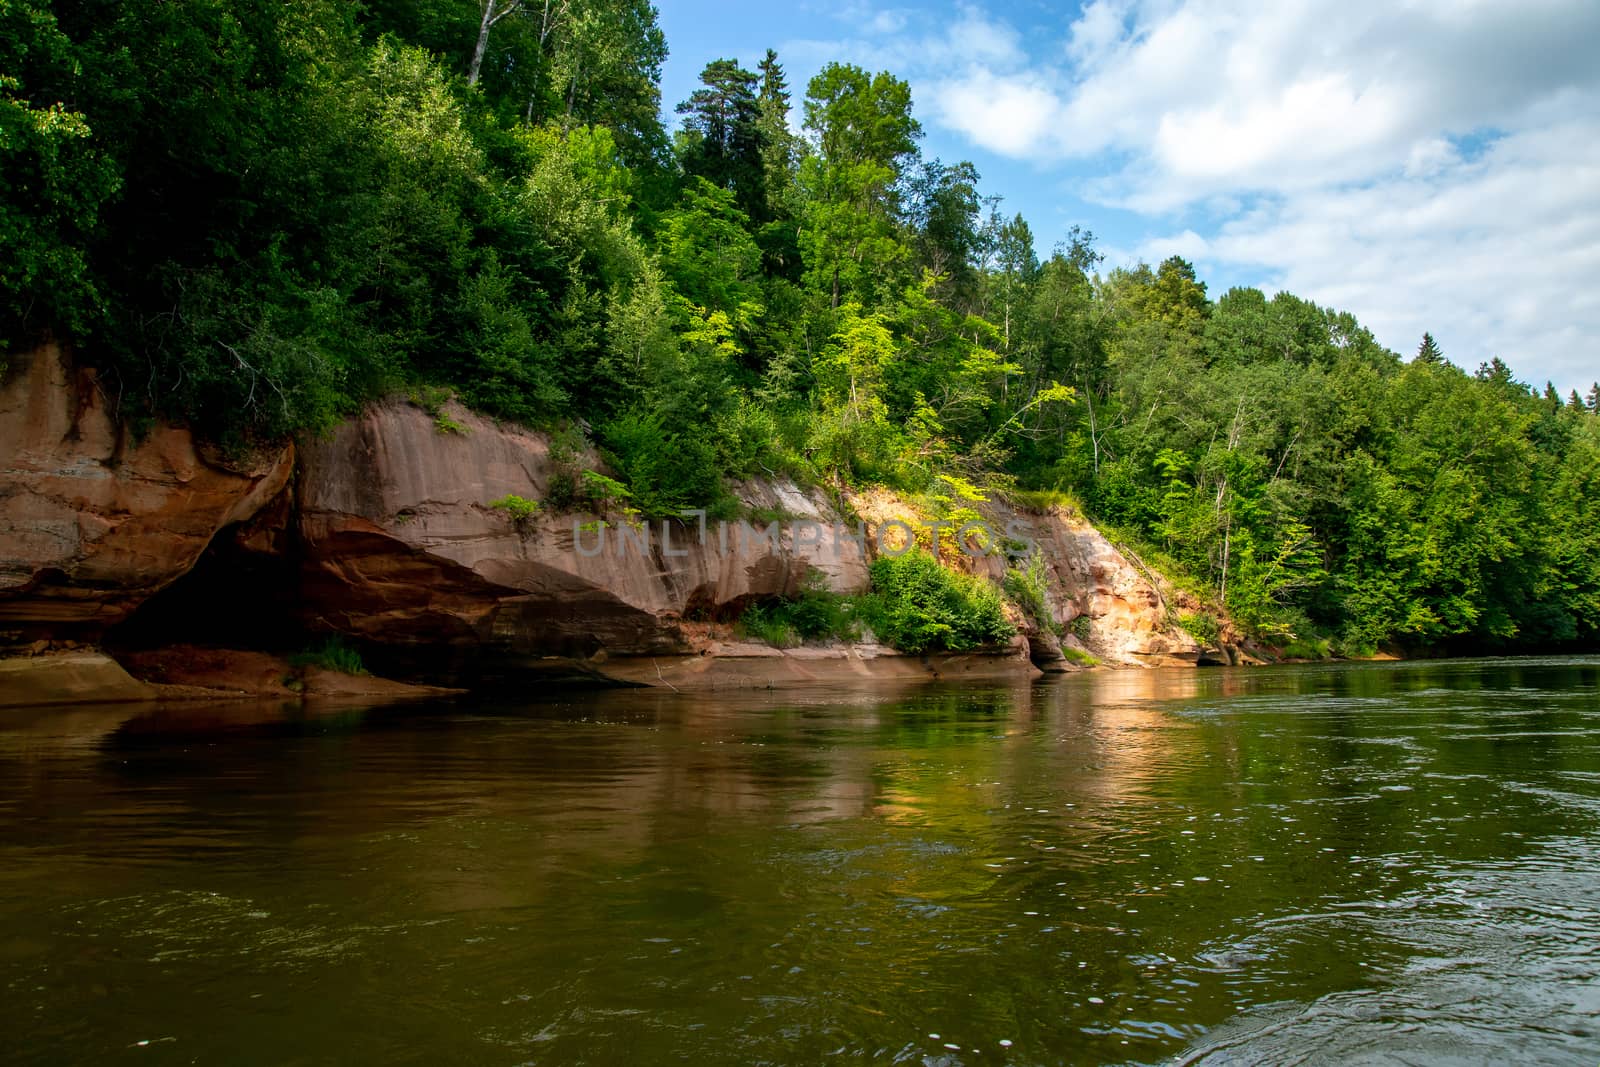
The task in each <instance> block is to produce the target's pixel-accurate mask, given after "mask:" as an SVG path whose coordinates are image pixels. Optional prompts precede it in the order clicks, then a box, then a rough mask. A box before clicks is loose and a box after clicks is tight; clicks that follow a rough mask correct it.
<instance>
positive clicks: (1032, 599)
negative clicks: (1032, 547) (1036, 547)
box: [1002, 555, 1076, 637]
mask: <svg viewBox="0 0 1600 1067" xmlns="http://www.w3.org/2000/svg"><path fill="white" fill-rule="evenodd" d="M1002 588H1003V589H1004V590H1005V592H1006V595H1007V596H1009V597H1010V598H1011V601H1012V603H1014V604H1016V605H1017V607H1018V608H1020V609H1022V612H1023V614H1024V615H1026V616H1028V618H1030V619H1032V620H1033V624H1034V625H1035V626H1036V627H1038V628H1039V630H1041V631H1042V632H1044V633H1049V634H1054V635H1055V636H1057V637H1060V636H1061V635H1062V634H1063V633H1065V632H1066V631H1065V628H1064V627H1063V626H1062V625H1061V624H1060V623H1059V622H1057V621H1056V617H1055V612H1053V611H1052V610H1051V609H1050V572H1049V569H1048V567H1047V566H1046V564H1045V562H1044V559H1043V557H1041V556H1039V555H1033V556H1030V557H1028V559H1027V561H1026V564H1025V565H1024V566H1021V567H1011V568H1008V569H1007V570H1006V576H1005V582H1004V584H1003V585H1002ZM1074 621H1076V620H1074Z"/></svg>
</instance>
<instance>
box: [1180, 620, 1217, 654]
mask: <svg viewBox="0 0 1600 1067" xmlns="http://www.w3.org/2000/svg"><path fill="white" fill-rule="evenodd" d="M1178 625H1179V626H1181V627H1183V628H1184V629H1185V630H1188V631H1189V633H1190V634H1191V635H1192V636H1193V637H1194V639H1195V640H1196V641H1199V642H1200V643H1201V644H1202V645H1205V646H1206V647H1207V648H1216V647H1217V644H1218V642H1220V641H1221V640H1222V630H1221V628H1220V627H1219V626H1218V625H1217V619H1216V616H1214V615H1204V614H1201V613H1199V612H1194V613H1186V614H1183V615H1179V616H1178Z"/></svg>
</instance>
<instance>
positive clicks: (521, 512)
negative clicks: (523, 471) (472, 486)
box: [489, 493, 544, 530]
mask: <svg viewBox="0 0 1600 1067" xmlns="http://www.w3.org/2000/svg"><path fill="white" fill-rule="evenodd" d="M489 506H490V507H491V508H496V509H498V510H500V511H503V512H505V513H506V515H507V517H509V518H510V519H511V521H512V523H513V524H515V525H516V527H517V529H519V530H523V529H526V528H527V527H528V524H529V523H531V522H532V521H533V520H534V518H535V517H537V516H538V514H539V513H540V512H541V511H543V510H544V505H542V504H540V503H539V502H538V501H537V500H529V499H528V498H526V497H521V496H518V495H517V494H515V493H507V494H506V495H505V496H503V497H501V498H500V499H499V500H491V501H489Z"/></svg>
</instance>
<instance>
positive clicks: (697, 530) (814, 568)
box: [0, 346, 1200, 699]
mask: <svg viewBox="0 0 1600 1067" xmlns="http://www.w3.org/2000/svg"><path fill="white" fill-rule="evenodd" d="M446 413H447V414H448V416H449V419H448V420H437V422H436V419H435V414H430V413H429V412H426V411H424V410H422V409H421V408H420V407H418V406H416V405H413V404H409V403H406V402H404V401H400V400H392V401H388V402H385V403H381V404H377V405H374V406H372V407H371V408H369V409H368V410H367V411H366V412H364V413H363V414H362V415H361V416H359V417H357V418H353V419H350V420H347V421H346V422H345V423H343V424H342V425H340V426H339V427H338V428H337V429H336V430H335V431H334V432H333V433H332V434H331V435H329V436H327V437H324V438H318V439H309V440H305V441H302V442H301V443H300V447H299V451H298V455H297V454H296V451H295V450H294V449H293V448H292V447H285V448H283V449H282V450H279V451H274V452H273V453H272V454H270V455H264V456H259V457H256V458H254V459H251V460H246V461H239V460H224V458H223V457H221V456H219V455H217V454H215V453H213V452H212V451H211V450H209V449H206V448H203V447H201V446H198V445H197V444H196V443H195V442H194V441H193V440H192V439H191V437H190V435H189V433H188V432H187V431H186V430H183V429H179V428H174V427H170V426H161V425H158V426H156V427H155V428H154V429H153V430H151V431H150V432H149V433H148V434H146V435H145V436H143V437H135V436H134V435H133V434H132V433H131V432H130V431H129V430H128V429H127V428H126V427H121V426H119V425H118V424H117V422H116V420H115V419H114V418H113V417H112V415H111V413H110V412H109V411H108V409H107V402H106V398H105V397H104V396H103V394H102V393H101V391H100V388H99V383H98V382H97V379H96V376H95V374H94V372H93V371H92V370H89V369H86V368H76V367H73V366H72V365H71V364H70V362H69V361H68V360H67V358H66V357H65V356H64V354H63V353H62V352H61V351H60V350H59V349H58V348H56V347H54V346H45V347H44V348H41V349H39V350H37V351H36V352H34V353H33V354H32V355H31V356H30V357H29V358H28V359H26V360H22V361H14V362H13V364H12V365H11V366H10V367H9V368H8V369H7V375H6V377H5V379H4V380H3V381H0V645H4V644H7V643H9V644H10V645H11V646H12V647H13V648H14V649H15V648H19V647H22V646H24V645H27V644H28V643H30V642H32V643H33V645H34V646H37V647H43V646H46V645H48V644H49V642H48V641H45V640H39V639H40V638H46V639H54V640H56V641H57V643H58V646H59V645H61V644H62V643H63V642H65V641H80V640H89V641H94V640H97V639H98V638H99V637H100V636H101V635H102V634H103V633H104V632H105V631H106V630H107V629H108V628H110V627H112V626H114V625H115V624H116V623H118V622H120V621H122V620H125V619H127V618H128V617H129V616H130V615H131V614H132V613H133V612H134V611H135V610H136V609H138V608H139V607H140V606H141V604H144V603H145V602H146V601H147V600H149V599H150V598H151V597H152V596H154V595H155V594H157V593H160V592H162V591H163V590H167V589H168V588H169V587H171V589H170V591H169V592H167V593H166V594H165V595H163V596H161V597H159V598H158V599H157V600H156V601H155V602H153V603H150V604H149V605H148V606H147V607H146V608H145V610H143V611H141V612H140V614H139V617H138V618H137V619H136V620H135V621H134V622H133V623H132V624H131V625H130V626H129V627H126V628H124V630H123V631H122V633H123V634H128V633H130V632H133V631H138V632H140V633H141V634H145V635H146V636H147V637H148V638H149V640H147V641H146V642H145V653H148V654H149V655H154V656H156V659H155V660H152V662H156V661H157V660H159V663H158V664H157V666H160V667H161V671H167V672H168V673H170V671H171V670H172V669H174V668H173V664H174V663H175V662H177V661H174V660H173V659H172V656H171V654H170V652H169V653H168V654H167V657H166V659H160V653H161V649H162V648H163V647H168V646H172V645H174V644H178V643H181V642H182V641H185V640H188V641H191V642H193V641H199V642H201V643H204V642H207V641H210V642H214V643H227V642H228V641H229V640H237V641H239V644H238V647H240V648H266V649H276V650H277V651H279V652H283V651H290V650H292V648H293V647H296V646H293V645H291V644H289V642H300V641H302V640H303V638H304V636H305V635H304V634H302V633H300V628H301V627H302V626H303V627H304V629H305V630H307V631H310V632H312V633H324V634H327V633H336V634H342V635H345V636H346V637H348V638H351V639H353V640H354V641H356V642H357V643H359V645H360V647H361V648H362V650H363V651H364V652H366V653H370V656H369V659H368V663H369V665H370V666H373V667H375V668H378V669H382V668H385V667H387V668H390V669H391V670H392V671H394V672H396V673H403V674H413V675H421V676H428V675H431V676H433V677H435V678H464V677H478V678H483V679H487V680H493V678H494V676H495V675H496V673H497V672H500V673H502V674H503V675H505V676H508V677H509V676H513V675H521V674H525V673H527V672H541V671H542V672H546V673H553V674H558V675H566V676H572V675H578V676H584V677H589V678H593V679H598V680H605V681H611V682H620V683H625V684H645V685H655V684H661V685H671V686H684V687H686V686H707V685H781V684H795V683H799V682H817V681H830V680H831V681H835V682H846V683H853V682H855V681H857V680H862V679H866V678H868V677H883V678H898V679H914V678H927V677H947V678H957V677H965V678H993V677H1026V676H1028V675H1030V674H1032V673H1033V668H1032V667H1031V666H1030V665H1029V657H1030V655H1031V657H1032V659H1033V661H1034V662H1035V663H1041V664H1046V663H1049V662H1051V661H1053V662H1054V663H1055V664H1056V665H1058V666H1063V665H1067V664H1068V660H1067V659H1063V658H1062V648H1063V646H1065V648H1066V649H1067V650H1068V651H1067V656H1068V657H1069V658H1070V657H1072V652H1071V650H1073V649H1076V650H1078V651H1080V652H1088V653H1092V654H1093V655H1094V656H1095V657H1097V658H1098V659H1099V660H1100V661H1101V662H1104V663H1108V664H1112V665H1119V666H1134V665H1139V666H1156V665H1167V664H1193V663H1195V662H1196V660H1197V659H1198V657H1199V652H1200V650H1199V649H1198V647H1197V646H1196V645H1195V643H1194V641H1193V639H1191V638H1190V637H1189V636H1188V635H1187V634H1186V633H1184V632H1183V631H1182V630H1179V629H1176V628H1174V627H1172V626H1170V625H1169V624H1168V622H1167V619H1168V618H1169V612H1168V610H1167V604H1166V603H1165V602H1164V601H1163V595H1162V593H1161V591H1160V590H1159V589H1158V588H1157V586H1156V585H1155V584H1154V583H1155V582H1156V581H1158V580H1159V579H1158V578H1156V577H1155V576H1150V575H1147V574H1146V573H1144V572H1143V569H1142V567H1140V566H1138V565H1136V564H1135V563H1130V562H1129V560H1128V559H1127V558H1126V557H1125V556H1124V555H1123V554H1122V553H1120V552H1118V550H1117V549H1116V548H1114V547H1113V546H1112V545H1111V544H1110V543H1109V542H1107V541H1106V539H1105V538H1104V537H1103V536H1101V535H1100V533H1099V532H1098V531H1096V530H1095V529H1094V527H1092V526H1091V525H1089V524H1088V523H1086V522H1084V521H1082V520H1081V519H1078V518H1075V517H1073V516H1071V515H1070V514H1068V513H1066V512H1064V511H1056V512H1052V513H1047V514H1035V513H1022V512H1019V511H1016V510H1014V509H1012V508H1010V507H1008V506H1006V505H1004V504H1000V503H988V504H982V505H980V510H981V512H982V514H983V518H984V520H985V521H986V523H987V524H988V525H989V526H990V527H991V528H992V529H994V530H996V531H1006V530H1007V528H1008V527H1012V528H1014V529H1020V530H1021V531H1023V534H1024V535H1025V536H1026V537H1027V538H1028V539H1030V540H1031V541H1032V542H1033V543H1034V544H1035V546H1036V548H1037V550H1038V554H1039V556H1040V558H1041V559H1042V560H1043V561H1044V563H1045V566H1046V581H1045V585H1046V590H1045V598H1044V599H1045V601H1046V608H1047V610H1048V611H1049V613H1050V615H1051V617H1052V620H1053V625H1050V626H1047V627H1042V628H1041V627H1037V626H1034V625H1033V624H1032V623H1025V625H1024V631H1025V638H1026V640H1024V639H1019V640H1018V641H1017V642H1016V643H1015V644H1014V645H1013V646H1012V647H1011V648H1009V649H1005V650H998V651H996V652H995V653H994V654H991V655H987V656H965V657H943V658H940V657H910V656H907V657H899V656H897V655H895V654H894V653H892V652H891V651H889V650H887V649H879V648H876V647H875V646H870V645H862V646H856V647H846V646H842V645H841V646H832V647H825V648H804V649H794V650H789V651H787V652H779V651H777V650H773V649H766V648H765V647H764V646H758V645H751V644H746V643H740V642H734V641H731V640H730V637H731V634H730V630H729V627H728V626H727V625H726V623H727V622H728V620H730V619H732V618H733V617H734V616H736V615H737V614H738V612H739V611H740V610H741V609H742V608H743V607H744V606H745V605H747V604H748V603H751V602H753V601H756V600H760V599H764V598H770V597H775V596H781V595H792V594H794V593H796V592H798V591H799V590H800V589H801V588H802V586H803V585H805V584H806V583H807V582H812V581H820V582H821V583H822V584H823V585H824V586H825V587H827V588H829V589H831V590H833V591H835V592H855V591H860V590H863V589H865V588H866V587H867V585H868V562H869V559H870V557H871V555H872V553H873V552H875V551H876V546H877V536H876V535H877V533H878V531H879V530H882V529H884V528H885V525H884V524H886V523H888V522H889V521H890V520H898V521H901V522H908V523H910V524H912V525H920V524H921V523H922V521H923V520H922V519H921V517H919V516H918V515H917V514H916V512H915V511H914V509H912V508H911V507H910V506H909V505H908V504H907V503H906V502H904V501H900V500H897V499H895V498H894V497H893V496H892V495H889V494H886V493H881V492H875V493H872V494H866V495H862V496H859V497H854V498H852V499H851V500H850V501H849V505H850V507H851V509H852V510H853V511H854V513H855V514H856V515H859V516H860V517H861V518H862V519H863V520H865V521H866V524H867V536H866V537H865V538H864V539H862V540H854V539H852V538H851V537H850V536H846V533H847V531H848V532H851V533H853V532H855V519H854V516H852V518H851V519H850V520H849V521H848V522H847V521H846V520H845V519H844V517H843V516H842V515H841V513H840V512H839V511H838V509H836V508H835V507H834V506H833V505H832V504H831V503H830V502H829V500H828V499H827V498H826V497H825V496H824V495H823V494H822V493H820V492H817V491H804V490H801V489H799V488H798V487H796V486H795V485H794V484H792V483H789V482H786V481H782V480H773V481H766V482H753V483H749V484H746V485H744V486H741V487H739V488H738V495H739V496H740V498H741V500H742V502H743V504H744V507H745V511H746V513H747V514H754V515H762V516H763V519H762V520H760V522H759V523H756V524H755V525H752V524H751V523H748V522H745V523H740V522H730V523H729V524H728V525H726V526H724V527H720V528H719V526H718V525H717V524H715V523H713V524H710V525H709V527H704V526H701V525H700V524H697V523H694V522H672V523H668V524H666V525H663V524H662V523H660V522H654V523H650V524H648V525H643V524H639V523H631V522H629V521H628V520H627V519H626V517H624V516H617V515H608V516H598V515H586V514H580V515H572V514H552V513H549V512H548V511H546V510H544V509H535V510H533V512H532V513H531V514H527V515H522V516H518V515H514V514H513V513H511V511H509V510H508V509H506V508H504V507H495V506H494V502H495V501H498V500H504V499H505V498H508V497H518V498H522V500H523V501H544V500H546V499H547V498H548V497H549V495H550V486H551V481H552V478H553V477H554V476H555V475H556V473H557V472H558V470H560V469H561V468H560V466H559V465H558V464H556V463H555V462H553V460H552V457H551V455H550V448H549V442H548V439H547V438H546V437H545V436H543V435H541V434H537V433H533V432H530V431H527V430H524V429H520V428H517V427H514V426H506V425H501V424H498V423H496V422H494V421H492V420H490V419H487V418H484V417H481V416H478V415H474V414H472V413H471V412H468V411H466V410H465V409H463V408H461V407H460V406H459V405H455V404H453V403H452V404H450V405H449V406H448V409H447V412H446ZM440 426H449V427H451V432H441V430H440V428H439V427H440ZM582 459H583V463H584V465H585V466H586V467H590V468H594V467H595V466H597V464H598V460H597V458H596V457H594V456H586V457H582ZM291 475H294V477H293V485H292V486H291V485H290V482H291ZM774 519H776V522H775V524H774V525H773V526H772V528H771V529H770V530H768V529H766V528H765V527H766V524H767V523H768V522H769V521H772V520H774ZM802 524H812V525H811V526H810V529H809V533H808V532H807V531H806V530H803V529H801V526H802ZM813 535H815V536H813ZM888 540H889V543H890V544H891V545H892V544H895V543H896V539H895V538H894V537H892V536H891V537H889V538H888ZM208 546H209V547H208ZM956 558H957V559H958V561H959V562H957V563H956V564H955V565H958V566H963V567H965V568H966V569H968V570H972V571H975V572H978V573H983V574H985V575H986V576H987V577H989V578H990V579H992V580H994V581H996V582H999V581H1001V580H1002V579H1003V577H1004V575H1005V570H1006V561H1005V560H1004V558H1002V557H990V558H981V559H973V558H967V557H956ZM197 561H201V562H200V566H199V567H198V568H197V569H196V563H197ZM191 570H193V574H192V576H191V577H190V578H189V580H188V581H187V582H183V583H180V584H177V585H174V583H175V582H178V580H179V579H180V578H182V577H183V576H185V575H186V574H189V573H190V572H191ZM225 619H245V620H249V619H256V620H258V621H259V625H258V626H256V627H255V628H254V629H252V628H251V627H248V626H244V627H241V626H235V627H233V628H232V629H231V630H230V629H228V628H226V627H225V626H224V625H223V622H224V620H225ZM185 626H187V627H188V629H187V630H186V629H184V627H185ZM1057 629H1059V630H1060V631H1061V634H1062V636H1061V637H1060V638H1059V640H1058V638H1057V637H1056V635H1055V634H1054V633H1052V632H1051V631H1053V630H1057ZM1029 631H1033V632H1029ZM230 635H233V636H230ZM119 640H120V639H119V638H117V635H116V634H115V633H114V634H113V640H112V642H111V643H112V644H113V646H114V647H117V648H120V649H122V654H123V655H124V658H125V660H126V662H128V663H130V664H135V665H136V666H137V664H138V663H140V662H142V660H140V659H139V658H138V657H139V656H140V655H141V654H143V653H140V651H139V646H138V645H137V644H136V643H135V644H132V645H131V646H130V645H127V644H119V643H118V641H119ZM149 655H147V656H146V658H149ZM229 655H237V654H234V653H229ZM191 658H192V657H191ZM1077 658H1079V659H1084V658H1086V657H1077ZM185 662H186V661H185ZM219 662H220V661H219ZM60 663H61V664H62V665H69V664H67V661H66V660H61V661H60ZM74 663H76V661H74ZM179 665H180V666H181V665H182V664H181V663H180V664H179ZM113 666H114V665H113ZM146 666H147V667H148V666H149V664H146ZM191 666H192V665H191ZM202 666H203V665H202ZM74 669H75V670H80V673H81V672H82V671H85V670H87V671H91V672H92V671H100V672H101V673H102V674H105V673H106V672H105V668H104V665H101V664H98V663H97V664H95V665H90V666H83V665H79V666H78V667H74ZM197 669H198V668H197ZM18 670H21V668H18ZM40 670H42V668H39V667H37V665H36V666H35V667H30V668H28V671H29V677H30V678H36V677H41V676H42V675H41V674H40V673H39V671H40ZM208 670H209V671H210V673H209V674H208V675H207V678H212V679H215V678H224V679H234V680H235V681H238V680H240V679H243V680H246V681H248V679H249V678H254V677H255V675H257V674H260V675H261V677H262V678H265V679H266V682H265V683H262V684H263V685H266V684H268V683H270V685H272V686H280V687H281V686H282V684H283V683H282V677H283V675H284V672H283V670H282V669H281V667H280V666H279V665H278V664H277V661H276V660H274V661H273V662H272V663H271V664H268V666H267V667H263V668H262V669H261V670H254V669H253V668H252V669H246V665H245V663H244V661H243V660H228V661H227V662H226V663H225V664H224V665H223V666H217V665H215V664H213V665H212V666H211V667H210V668H208ZM151 671H153V672H154V673H150V672H145V673H141V672H140V671H138V670H136V673H141V677H148V680H149V681H152V682H156V683H166V684H168V685H169V686H170V685H171V684H172V683H178V684H180V685H183V684H188V685H191V686H192V685H194V684H196V683H195V681H194V680H193V679H190V678H188V677H187V676H186V677H184V678H181V679H180V678H178V677H176V676H172V677H168V676H167V675H166V674H162V673H161V671H156V670H155V669H154V668H151ZM263 672H264V673H263ZM202 673H204V672H202ZM17 677H18V678H20V677H21V675H18V676H17ZM63 677H65V676H63ZM107 677H109V675H107ZM124 677H126V676H121V677H116V678H111V682H114V683H115V684H114V685H111V689H113V690H115V689H116V688H117V686H118V685H122V684H123V678H124ZM127 682H128V683H129V687H125V688H127V692H128V693H129V694H135V693H137V692H143V691H144V690H141V689H140V688H139V687H140V686H142V685H143V684H144V683H143V682H134V681H133V679H127ZM30 684H32V683H30ZM97 684H100V685H102V686H104V685H105V684H107V683H106V679H105V678H101V679H100V681H99V682H98V683H97ZM199 684H202V685H206V686H208V687H212V688H215V687H216V686H218V685H220V684H222V683H220V682H216V681H207V682H201V683H199ZM230 684H231V683H230ZM34 688H35V689H37V686H36V685H35V686H34ZM158 688H159V686H158ZM239 688H242V689H250V688H251V687H250V686H249V685H243V684H240V685H239ZM256 688H260V686H257V687H256ZM19 691H20V690H19ZM132 698H133V697H132V696H129V697H128V699H132Z"/></svg>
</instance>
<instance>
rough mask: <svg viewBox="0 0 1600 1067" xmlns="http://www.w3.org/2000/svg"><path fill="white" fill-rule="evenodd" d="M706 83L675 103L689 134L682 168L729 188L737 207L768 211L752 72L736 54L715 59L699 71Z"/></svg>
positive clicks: (758, 108)
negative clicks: (728, 57) (686, 97)
mask: <svg viewBox="0 0 1600 1067" xmlns="http://www.w3.org/2000/svg"><path fill="white" fill-rule="evenodd" d="M700 80H701V82H703V83H704V84H705V88H704V89H696V90H695V91H694V93H693V94H691V95H690V97H689V99H687V100H685V101H684V102H683V103H681V104H679V105H678V114H680V115H683V116H684V123H683V125H684V129H685V131H687V133H688V135H689V137H688V139H687V143H686V144H685V146H684V149H683V153H682V155H683V169H684V170H685V171H687V172H688V173H690V174H694V175H697V176H699V177H701V178H704V179H706V180H707V181H709V182H710V183H711V184H713V185H716V186H718V187H720V188H723V189H727V190H729V191H730V192H732V193H733V195H734V200H735V202H736V203H737V204H738V205H739V209H740V210H741V211H743V212H744V213H745V214H746V215H747V216H752V217H755V216H757V215H760V214H764V213H765V211H766V182H765V175H764V165H763V160H762V145H763V142H764V140H765V138H764V137H763V136H762V130H761V122H760V120H761V105H760V103H759V102H758V101H757V100H756V91H755V90H756V81H757V79H756V76H755V75H754V74H752V73H751V72H750V71H748V70H745V69H744V68H743V67H741V66H739V63H738V61H737V60H733V59H717V60H713V61H712V62H710V63H707V64H706V67H705V69H704V70H702V71H701V72H700Z"/></svg>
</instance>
